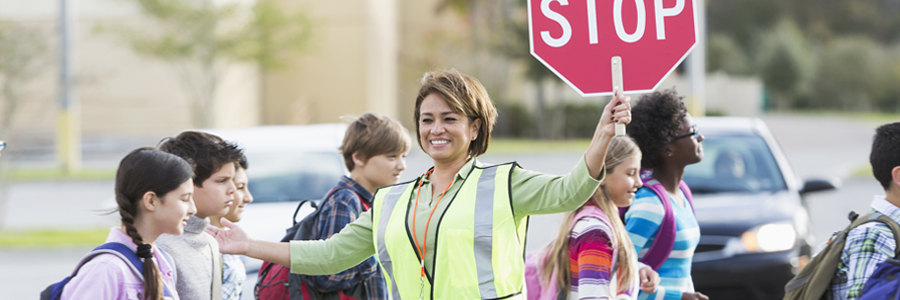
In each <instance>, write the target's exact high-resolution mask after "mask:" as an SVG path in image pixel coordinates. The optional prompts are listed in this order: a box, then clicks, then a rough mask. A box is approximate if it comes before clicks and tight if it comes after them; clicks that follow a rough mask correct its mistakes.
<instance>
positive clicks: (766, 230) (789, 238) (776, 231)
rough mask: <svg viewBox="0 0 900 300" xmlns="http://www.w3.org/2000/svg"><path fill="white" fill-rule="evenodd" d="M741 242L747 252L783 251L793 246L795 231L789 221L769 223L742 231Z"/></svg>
mask: <svg viewBox="0 0 900 300" xmlns="http://www.w3.org/2000/svg"><path fill="white" fill-rule="evenodd" d="M741 242H742V243H743V244H744V248H745V249H746V250H747V251H748V252H775V251H784V250H789V249H791V248H793V247H794V243H796V242H797V232H796V230H794V226H793V225H791V223H787V222H785V223H769V224H765V225H761V226H757V227H754V228H753V229H750V230H748V231H747V232H744V234H743V235H741Z"/></svg>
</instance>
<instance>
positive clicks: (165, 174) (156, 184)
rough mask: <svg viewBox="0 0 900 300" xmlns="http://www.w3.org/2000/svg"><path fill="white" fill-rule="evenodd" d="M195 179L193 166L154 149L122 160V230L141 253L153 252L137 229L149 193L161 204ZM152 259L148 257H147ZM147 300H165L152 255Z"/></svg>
mask: <svg viewBox="0 0 900 300" xmlns="http://www.w3.org/2000/svg"><path fill="white" fill-rule="evenodd" d="M193 176H194V172H193V170H192V169H191V165H190V164H188V163H187V162H186V161H184V160H183V159H181V158H180V157H178V156H175V155H172V154H169V153H165V152H162V151H159V150H155V149H153V148H149V147H144V148H138V149H135V150H134V151H131V153H128V155H126V156H125V158H123V159H122V161H121V162H120V163H119V169H118V170H117V171H116V203H117V204H118V206H119V207H118V211H119V216H121V217H122V226H124V227H125V233H126V234H127V235H128V237H130V238H131V241H133V242H134V244H135V245H137V246H138V249H139V250H138V251H137V252H138V253H139V254H138V256H141V254H140V253H141V252H142V250H143V251H150V250H149V249H147V247H148V246H149V245H148V244H145V243H144V239H143V238H142V237H141V235H140V234H139V233H138V231H137V228H136V227H134V221H135V218H136V217H138V212H139V210H138V207H139V206H140V203H141V199H142V198H143V197H144V194H145V193H147V192H154V193H155V194H156V196H157V197H159V198H160V201H163V200H162V198H163V196H165V195H166V193H168V192H170V191H172V190H175V189H176V188H178V186H180V185H181V184H183V183H184V182H186V181H187V180H188V179H190V178H191V177H193ZM147 256H149V257H147ZM143 275H144V299H146V300H162V299H163V290H162V289H163V285H162V276H160V274H159V269H158V268H157V267H156V264H155V263H154V262H153V255H152V252H150V254H149V255H147V254H144V274H143Z"/></svg>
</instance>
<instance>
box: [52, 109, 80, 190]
mask: <svg viewBox="0 0 900 300" xmlns="http://www.w3.org/2000/svg"><path fill="white" fill-rule="evenodd" d="M80 115H81V114H80V112H79V109H78V108H77V106H74V105H70V106H69V109H68V110H65V109H61V110H60V111H59V114H58V116H57V127H56V130H57V133H56V145H57V147H56V157H57V159H58V161H59V162H60V164H61V165H60V167H62V169H63V171H65V173H66V174H69V175H71V174H75V173H78V172H80V171H81V117H80Z"/></svg>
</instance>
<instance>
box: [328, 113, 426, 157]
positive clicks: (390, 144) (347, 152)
mask: <svg viewBox="0 0 900 300" xmlns="http://www.w3.org/2000/svg"><path fill="white" fill-rule="evenodd" d="M409 144H410V141H409V132H407V131H406V128H404V127H403V125H400V123H399V122H397V121H394V120H393V119H391V118H388V117H387V116H384V115H381V114H376V113H365V114H364V115H362V116H360V117H359V118H356V119H354V120H353V121H351V122H350V125H348V126H347V132H346V133H344V142H343V143H341V147H340V148H339V149H338V150H340V151H341V155H343V156H344V164H345V165H346V166H347V170H348V171H353V168H354V167H355V166H356V164H355V163H353V153H359V154H361V155H362V156H363V158H364V159H366V160H368V159H369V158H372V157H373V156H378V155H382V154H387V153H400V152H406V151H409Z"/></svg>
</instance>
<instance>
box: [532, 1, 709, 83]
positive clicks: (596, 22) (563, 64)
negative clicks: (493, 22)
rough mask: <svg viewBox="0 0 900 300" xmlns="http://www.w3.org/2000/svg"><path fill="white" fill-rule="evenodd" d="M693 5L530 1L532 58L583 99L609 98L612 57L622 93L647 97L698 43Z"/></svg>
mask: <svg viewBox="0 0 900 300" xmlns="http://www.w3.org/2000/svg"><path fill="white" fill-rule="evenodd" d="M695 9H696V6H695V5H694V0H606V1H597V0H584V1H579V0H571V1H569V0H528V29H529V41H530V44H531V55H533V56H534V57H535V58H537V59H538V60H540V61H541V62H542V63H543V64H544V65H545V66H547V68H550V70H552V71H553V72H554V73H556V75H557V76H559V78H561V79H562V80H563V81H565V82H566V83H568V84H569V85H570V86H572V88H574V89H575V90H576V91H578V93H580V94H581V95H582V96H599V95H610V94H612V92H613V85H612V72H611V71H610V70H611V68H612V66H611V62H610V60H611V59H612V57H614V56H619V57H621V64H622V65H621V68H622V76H623V78H622V79H623V89H624V91H625V92H631V93H647V92H651V91H653V90H655V89H656V87H657V86H658V85H659V84H660V83H662V81H663V79H665V78H666V76H668V75H669V73H671V72H672V71H673V70H675V67H677V66H678V64H679V63H681V61H682V60H684V58H685V57H687V55H688V53H690V51H691V49H692V48H693V47H694V44H695V43H696V41H697V21H696V18H695V15H696V13H695Z"/></svg>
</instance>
